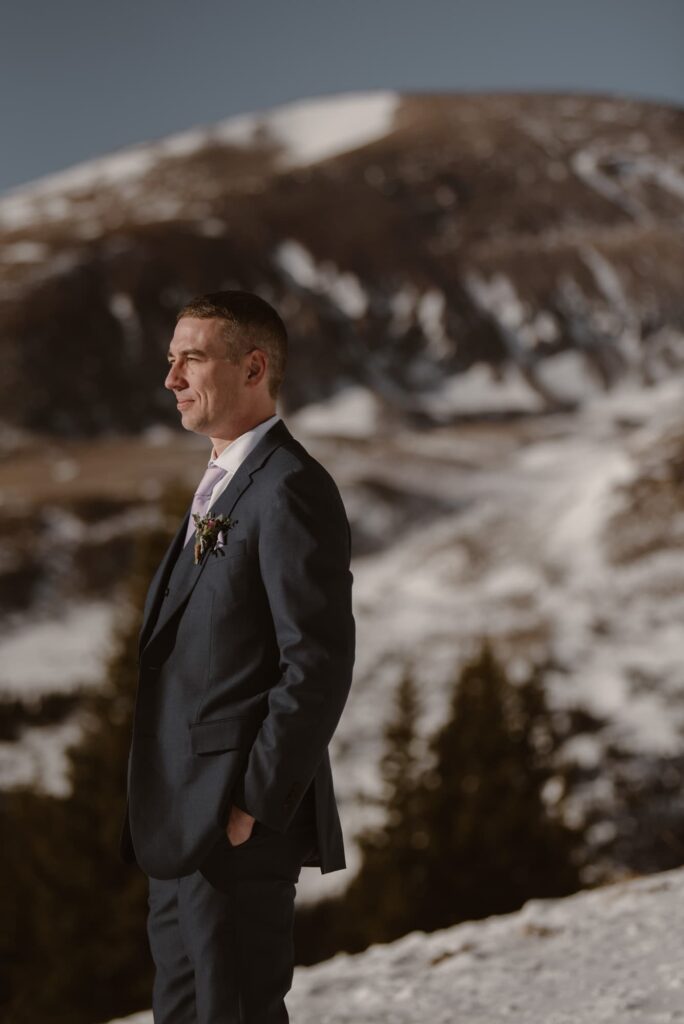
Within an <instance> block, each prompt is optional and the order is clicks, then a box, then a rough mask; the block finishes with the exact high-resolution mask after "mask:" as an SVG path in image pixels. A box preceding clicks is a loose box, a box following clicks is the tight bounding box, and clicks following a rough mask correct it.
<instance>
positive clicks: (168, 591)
mask: <svg viewBox="0 0 684 1024" xmlns="http://www.w3.org/2000/svg"><path fill="white" fill-rule="evenodd" d="M170 593H171V587H167V588H166V590H165V591H164V597H168V596H169V594H170Z"/></svg>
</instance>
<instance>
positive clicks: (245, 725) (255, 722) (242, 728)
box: [190, 715, 260, 754]
mask: <svg viewBox="0 0 684 1024" xmlns="http://www.w3.org/2000/svg"><path fill="white" fill-rule="evenodd" d="M259 725H260V719H255V718H254V716H253V715H235V716H233V717H232V718H214V719H210V720H209V721H208V722H195V723H194V724H192V725H191V726H190V749H191V750H192V752H193V754H216V753H221V752H222V751H224V750H240V749H242V748H244V747H251V745H252V743H253V742H254V738H255V736H256V734H257V732H258V730H259Z"/></svg>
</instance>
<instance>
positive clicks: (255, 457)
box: [140, 420, 292, 654]
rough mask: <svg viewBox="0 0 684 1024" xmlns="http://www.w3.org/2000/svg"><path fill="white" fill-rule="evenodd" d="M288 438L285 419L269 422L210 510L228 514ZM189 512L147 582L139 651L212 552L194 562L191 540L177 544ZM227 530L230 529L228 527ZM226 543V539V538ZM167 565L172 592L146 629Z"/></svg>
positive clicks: (185, 594)
mask: <svg viewBox="0 0 684 1024" xmlns="http://www.w3.org/2000/svg"><path fill="white" fill-rule="evenodd" d="M291 438H292V434H291V433H290V431H289V430H288V429H287V427H286V426H285V423H284V422H283V421H282V420H277V421H276V422H275V423H274V424H273V426H272V427H271V428H270V429H269V430H267V431H266V433H265V434H264V435H263V437H260V438H259V441H258V442H257V444H256V445H255V447H254V448H253V449H252V451H251V452H250V453H249V455H248V456H247V457H246V458H245V459H244V460H243V461H242V462H241V463H240V465H239V467H238V469H237V471H236V473H235V475H234V476H233V477H232V479H231V480H230V482H229V483H228V485H227V487H226V488H225V489H224V490H223V491H222V493H221V494H220V495H219V497H218V498H217V499H216V501H215V502H214V504H213V505H212V506H211V511H212V512H215V513H216V515H220V514H221V513H223V514H224V515H227V516H229V515H231V514H232V511H233V509H234V507H235V505H236V503H237V501H238V500H239V498H240V497H241V496H242V495H243V494H244V492H245V491H246V490H247V488H248V487H249V486H250V485H251V483H252V476H253V474H254V473H256V472H257V471H258V470H259V469H261V467H262V466H263V465H264V463H265V462H266V460H267V459H268V458H269V456H270V455H271V453H272V452H273V451H275V449H276V448H279V447H280V445H281V444H283V443H284V442H285V441H287V440H289V439H291ZM189 515H190V513H189V512H188V514H187V515H186V516H185V518H184V520H183V522H182V524H181V526H180V528H179V530H178V533H177V534H176V536H175V537H174V539H173V540H172V542H171V544H170V545H169V549H168V551H167V552H166V555H165V556H164V559H163V561H162V563H161V565H160V567H159V569H158V570H157V572H156V574H155V576H154V579H153V581H152V584H151V585H150V594H151V595H152V596H151V599H150V606H149V609H148V611H147V614H146V616H145V624H144V625H143V629H142V630H141V635H140V653H141V654H142V651H143V650H144V649H145V648H146V647H148V646H149V644H150V643H151V641H152V640H153V639H154V638H155V637H156V636H157V635H158V634H159V633H160V631H161V630H162V629H163V628H164V626H165V625H166V623H167V622H169V621H170V620H171V619H172V618H173V616H174V615H175V614H176V612H177V611H178V610H179V608H180V607H181V606H182V605H183V604H184V603H185V602H186V601H187V600H188V598H189V597H190V595H191V593H192V592H193V590H194V589H195V587H196V586H197V583H198V581H199V578H200V576H201V575H202V573H203V571H204V568H205V566H206V565H207V564H208V561H209V558H211V557H212V555H211V554H210V553H209V552H207V553H206V554H205V555H204V558H203V559H202V561H201V562H200V563H199V565H195V557H194V544H193V541H192V540H190V541H188V543H187V544H186V545H185V547H181V545H182V543H183V540H182V538H184V537H185V532H186V529H187V523H188V517H189ZM228 532H229V533H230V530H229V531H228ZM228 543H230V538H228ZM176 553H177V559H176V562H175V565H174V562H173V556H174V554H176ZM171 566H173V568H172V570H171V571H173V573H174V587H173V594H172V595H170V596H169V600H168V601H167V602H165V603H164V604H163V605H162V607H161V610H160V612H159V616H158V618H157V621H156V622H155V624H154V626H153V628H152V629H151V631H148V630H147V626H148V624H149V622H150V621H152V615H151V613H152V610H153V608H154V607H156V605H157V604H158V602H159V600H160V597H161V593H162V586H163V585H165V584H166V580H167V578H168V575H169V572H168V570H169V568H170V567H171ZM146 631H147V632H149V635H145V634H146Z"/></svg>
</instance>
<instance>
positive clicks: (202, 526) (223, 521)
mask: <svg viewBox="0 0 684 1024" xmlns="http://www.w3.org/2000/svg"><path fill="white" fill-rule="evenodd" d="M192 518H193V519H194V520H195V565H199V563H200V562H201V561H202V559H203V558H204V555H205V553H206V552H207V551H211V553H212V554H213V555H223V546H224V544H225V543H226V538H225V531H226V530H229V529H230V528H231V526H235V524H236V523H237V519H231V518H230V516H225V515H224V514H223V512H222V513H221V515H220V516H212V515H206V516H200V515H198V514H197V512H193V513H192Z"/></svg>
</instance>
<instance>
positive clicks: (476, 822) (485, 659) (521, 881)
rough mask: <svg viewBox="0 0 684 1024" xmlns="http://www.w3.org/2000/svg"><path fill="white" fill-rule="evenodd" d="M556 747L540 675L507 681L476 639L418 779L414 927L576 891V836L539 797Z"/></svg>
mask: <svg viewBox="0 0 684 1024" xmlns="http://www.w3.org/2000/svg"><path fill="white" fill-rule="evenodd" d="M560 740H561V737H560V736H559V735H558V732H557V730H556V728H555V726H554V720H553V716H552V715H551V714H550V712H549V710H548V708H547V706H546V700H545V694H544V687H543V679H542V669H541V667H540V666H537V667H535V668H534V669H533V670H532V672H531V673H530V675H529V676H528V677H527V679H526V680H525V681H524V682H522V683H517V684H516V683H513V682H511V681H510V680H509V679H508V678H507V676H506V673H505V671H504V668H503V666H502V665H501V664H500V663H499V662H498V661H497V659H496V658H495V656H494V654H493V651H492V649H491V645H490V644H489V642H488V641H485V642H484V643H483V645H482V648H481V651H480V653H479V655H478V656H477V657H476V658H475V659H473V660H472V661H471V662H469V663H468V664H466V665H465V666H464V668H463V671H462V673H461V677H460V680H459V682H458V685H457V687H456V688H455V690H454V693H453V697H452V701H451V713H450V716H449V718H448V720H447V722H446V723H445V725H444V726H443V728H442V729H440V730H439V731H438V732H437V734H436V735H435V736H434V738H433V740H432V743H431V753H432V755H433V758H434V764H433V767H432V768H431V769H429V770H428V772H427V773H426V775H425V777H424V780H423V785H424V790H425V806H424V813H425V815H426V820H427V822H428V828H429V834H430V837H431V838H430V846H429V848H428V850H427V851H426V862H427V868H428V873H429V878H430V884H431V891H430V898H429V899H428V901H427V902H426V903H425V904H424V905H423V906H422V907H421V908H420V910H419V913H418V917H419V920H420V925H419V927H422V928H425V929H426V930H431V929H434V928H439V927H443V926H445V925H448V924H452V923H454V921H456V920H464V919H475V918H480V917H485V916H488V915H489V914H501V913H506V912H508V911H512V910H515V909H517V908H519V907H520V906H522V904H523V903H524V902H525V901H526V900H527V899H530V898H532V897H550V896H563V895H566V894H568V893H571V892H574V891H576V890H577V889H579V888H580V874H579V867H580V856H581V851H582V847H583V836H582V834H581V832H580V831H579V830H573V829H571V828H570V827H568V826H567V825H566V824H564V823H563V820H562V809H563V804H562V800H561V801H559V802H558V804H557V806H556V809H555V812H554V813H553V814H552V813H551V812H550V810H549V808H548V807H547V806H546V803H545V800H544V796H543V794H544V790H545V788H546V786H547V784H548V783H549V782H550V781H551V780H552V779H555V778H557V776H558V769H557V767H556V765H555V764H554V754H555V752H556V750H557V748H558V746H559V743H560ZM559 781H560V780H559ZM561 785H562V784H561Z"/></svg>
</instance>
